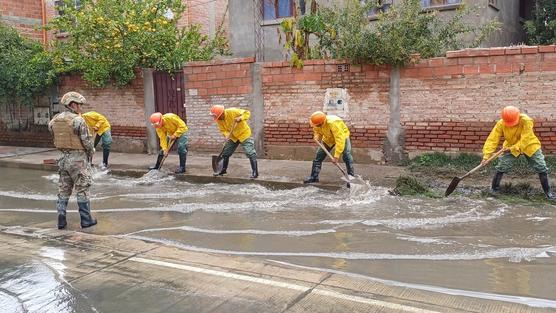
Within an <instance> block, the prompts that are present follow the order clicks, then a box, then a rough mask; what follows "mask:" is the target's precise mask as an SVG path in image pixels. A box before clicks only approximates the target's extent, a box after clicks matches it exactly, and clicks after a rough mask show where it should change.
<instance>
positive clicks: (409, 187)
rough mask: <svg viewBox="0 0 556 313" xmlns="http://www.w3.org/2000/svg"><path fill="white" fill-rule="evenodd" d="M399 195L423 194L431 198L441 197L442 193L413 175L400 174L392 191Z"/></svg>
mask: <svg viewBox="0 0 556 313" xmlns="http://www.w3.org/2000/svg"><path fill="white" fill-rule="evenodd" d="M391 193H392V194H394V195H398V196H416V195H423V196H426V197H430V198H439V197H440V195H438V194H436V193H434V192H433V191H432V190H431V189H430V188H429V187H427V186H426V185H425V184H423V183H421V182H420V181H419V180H418V179H417V178H415V177H413V176H405V175H401V176H398V178H397V179H396V187H395V188H394V190H392V192H391Z"/></svg>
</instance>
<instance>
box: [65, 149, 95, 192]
mask: <svg viewBox="0 0 556 313" xmlns="http://www.w3.org/2000/svg"><path fill="white" fill-rule="evenodd" d="M58 174H60V179H59V180H58V199H59V200H65V201H67V200H68V199H69V198H70V196H71V193H72V191H73V189H74V188H75V193H76V197H77V202H87V201H89V188H90V187H91V184H92V182H93V178H92V176H91V165H90V164H89V162H88V158H87V155H86V153H85V152H84V151H70V152H62V157H61V158H60V159H59V160H58Z"/></svg>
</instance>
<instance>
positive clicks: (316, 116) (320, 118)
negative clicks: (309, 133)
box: [309, 111, 326, 126]
mask: <svg viewBox="0 0 556 313" xmlns="http://www.w3.org/2000/svg"><path fill="white" fill-rule="evenodd" d="M324 121H326V114H324V112H321V111H316V112H315V113H313V114H311V118H309V124H311V126H320V125H321V124H322V123H324Z"/></svg>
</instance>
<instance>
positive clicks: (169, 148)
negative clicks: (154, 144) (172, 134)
mask: <svg viewBox="0 0 556 313" xmlns="http://www.w3.org/2000/svg"><path fill="white" fill-rule="evenodd" d="M176 141H177V139H173V140H170V144H169V145H168V153H166V154H165V155H164V157H163V158H162V160H161V161H160V165H159V166H158V169H159V170H160V169H161V168H162V164H164V161H166V158H167V157H168V155H169V154H170V150H172V148H173V147H174V144H175V143H176Z"/></svg>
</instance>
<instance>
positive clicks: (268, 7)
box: [263, 0, 305, 20]
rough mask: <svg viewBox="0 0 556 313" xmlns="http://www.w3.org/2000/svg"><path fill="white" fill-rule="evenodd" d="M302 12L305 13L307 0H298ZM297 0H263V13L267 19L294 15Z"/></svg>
mask: <svg viewBox="0 0 556 313" xmlns="http://www.w3.org/2000/svg"><path fill="white" fill-rule="evenodd" d="M298 1H299V6H300V8H301V14H305V0H298ZM294 10H295V0H263V14H264V19H265V20H274V19H277V18H283V17H289V16H293V12H294Z"/></svg>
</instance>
